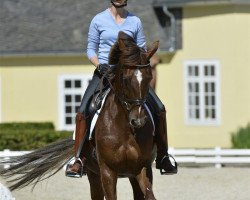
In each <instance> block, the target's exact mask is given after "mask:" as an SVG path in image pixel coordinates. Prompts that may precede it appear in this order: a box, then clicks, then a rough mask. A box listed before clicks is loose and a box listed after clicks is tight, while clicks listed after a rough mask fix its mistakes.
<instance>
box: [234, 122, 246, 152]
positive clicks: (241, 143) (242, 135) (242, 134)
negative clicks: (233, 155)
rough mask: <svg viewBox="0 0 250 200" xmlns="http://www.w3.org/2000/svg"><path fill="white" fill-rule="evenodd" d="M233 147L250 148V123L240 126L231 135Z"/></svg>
mask: <svg viewBox="0 0 250 200" xmlns="http://www.w3.org/2000/svg"><path fill="white" fill-rule="evenodd" d="M231 141H232V145H233V148H240V149H248V148H250V123H249V124H247V126H246V127H241V128H239V129H238V130H237V131H236V132H234V133H233V134H232V135H231Z"/></svg>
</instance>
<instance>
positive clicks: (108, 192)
mask: <svg viewBox="0 0 250 200" xmlns="http://www.w3.org/2000/svg"><path fill="white" fill-rule="evenodd" d="M100 174H101V182H102V188H103V191H104V196H105V199H106V200H117V194H116V184H117V173H116V172H114V171H113V170H111V169H110V168H109V167H108V166H107V165H106V164H105V163H104V162H100Z"/></svg>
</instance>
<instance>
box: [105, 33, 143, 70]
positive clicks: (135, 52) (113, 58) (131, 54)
mask: <svg viewBox="0 0 250 200" xmlns="http://www.w3.org/2000/svg"><path fill="white" fill-rule="evenodd" d="M118 40H123V43H124V44H125V46H126V49H122V50H121V49H120V47H119V41H116V42H115V44H114V45H113V46H112V47H111V50H110V53H109V64H111V65H116V64H118V63H119V62H120V61H122V64H123V65H127V66H133V65H135V64H138V61H139V60H141V59H142V57H141V55H142V54H143V53H145V50H144V49H143V48H140V47H138V46H137V44H136V42H135V40H134V39H133V38H132V37H130V36H128V35H126V34H123V35H121V36H120V37H119V39H118Z"/></svg>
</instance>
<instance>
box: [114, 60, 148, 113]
mask: <svg viewBox="0 0 250 200" xmlns="http://www.w3.org/2000/svg"><path fill="white" fill-rule="evenodd" d="M147 67H151V65H150V63H148V64H145V65H134V66H133V67H123V68H133V69H135V70H140V69H143V68H147ZM122 87H123V81H122ZM123 91H124V90H123V89H122V91H121V92H122V93H121V95H119V93H118V94H116V95H117V97H118V99H119V100H120V101H121V103H122V105H124V106H125V108H126V109H127V110H128V111H130V110H131V109H132V108H134V107H135V106H142V105H144V104H145V103H146V100H147V96H145V97H144V98H141V99H140V98H138V99H132V98H128V97H126V96H125V94H124V92H123Z"/></svg>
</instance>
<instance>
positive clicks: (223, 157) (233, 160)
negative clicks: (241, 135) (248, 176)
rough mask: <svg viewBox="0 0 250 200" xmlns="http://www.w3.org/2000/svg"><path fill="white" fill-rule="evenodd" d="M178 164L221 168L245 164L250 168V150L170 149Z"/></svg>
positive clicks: (218, 148)
mask: <svg viewBox="0 0 250 200" xmlns="http://www.w3.org/2000/svg"><path fill="white" fill-rule="evenodd" d="M169 153H170V154H172V155H173V156H174V157H175V159H176V161H177V162H178V163H180V164H181V163H183V164H193V165H199V164H214V165H215V167H217V168H220V167H221V166H222V165H227V164H244V165H248V166H250V149H222V148H220V147H215V148H213V149H174V148H170V149H169Z"/></svg>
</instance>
